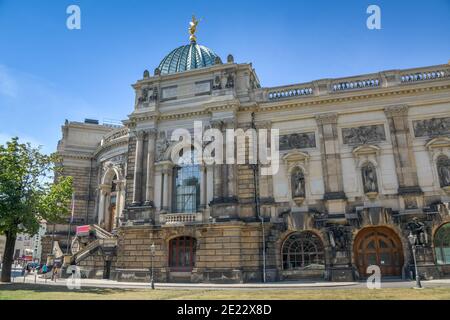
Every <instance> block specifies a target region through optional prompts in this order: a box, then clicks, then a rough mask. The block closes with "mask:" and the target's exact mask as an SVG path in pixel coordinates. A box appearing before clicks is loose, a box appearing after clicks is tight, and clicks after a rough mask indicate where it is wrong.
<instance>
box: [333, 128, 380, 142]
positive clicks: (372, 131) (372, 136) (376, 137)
mask: <svg viewBox="0 0 450 320" xmlns="http://www.w3.org/2000/svg"><path fill="white" fill-rule="evenodd" d="M342 140H343V141H344V144H351V145H361V144H368V143H372V142H379V141H385V140H386V134H385V132H384V125H382V124H379V125H374V126H362V127H355V128H344V129H342Z"/></svg>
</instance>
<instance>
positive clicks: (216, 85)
mask: <svg viewBox="0 0 450 320" xmlns="http://www.w3.org/2000/svg"><path fill="white" fill-rule="evenodd" d="M220 89H222V79H220V77H219V76H216V77H215V78H214V84H213V90H220Z"/></svg>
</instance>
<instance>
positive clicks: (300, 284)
mask: <svg viewBox="0 0 450 320" xmlns="http://www.w3.org/2000/svg"><path fill="white" fill-rule="evenodd" d="M67 281H70V280H68V279H57V281H52V280H51V279H47V281H45V279H44V278H41V275H39V276H37V277H36V284H40V285H56V286H66V285H67ZM80 281H81V284H80V285H81V286H82V287H83V286H84V287H97V288H117V289H149V288H150V283H149V282H148V283H147V282H118V281H115V280H102V279H81V280H80ZM14 282H15V283H24V277H17V278H15V280H14ZM25 283H28V284H34V283H35V276H34V274H30V275H28V276H27V277H26V278H25ZM382 283H384V286H385V287H408V286H413V285H414V281H410V280H406V281H405V280H395V281H391V280H387V281H383V282H382ZM422 283H423V284H425V285H431V286H436V285H437V286H439V285H444V286H450V279H436V280H428V281H425V280H423V281H422ZM363 287H366V283H365V282H364V281H362V282H329V281H318V282H311V281H310V282H307V281H290V282H287V281H286V282H269V283H232V284H218V283H166V282H163V283H155V288H157V289H179V290H183V289H212V290H224V289H314V288H315V289H327V288H330V289H332V288H335V289H336V288H342V289H346V288H348V289H352V288H363Z"/></svg>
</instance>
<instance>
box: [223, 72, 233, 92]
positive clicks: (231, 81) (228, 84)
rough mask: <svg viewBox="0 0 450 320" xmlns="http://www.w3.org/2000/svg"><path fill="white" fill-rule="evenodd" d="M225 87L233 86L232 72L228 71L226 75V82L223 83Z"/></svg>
mask: <svg viewBox="0 0 450 320" xmlns="http://www.w3.org/2000/svg"><path fill="white" fill-rule="evenodd" d="M225 88H227V89H229V88H234V76H233V74H232V73H229V74H228V76H227V83H226V85H225Z"/></svg>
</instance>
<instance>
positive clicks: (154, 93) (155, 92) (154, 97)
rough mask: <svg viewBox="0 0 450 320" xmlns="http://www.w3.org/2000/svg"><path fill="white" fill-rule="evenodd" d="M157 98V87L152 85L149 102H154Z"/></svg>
mask: <svg viewBox="0 0 450 320" xmlns="http://www.w3.org/2000/svg"><path fill="white" fill-rule="evenodd" d="M157 99H158V88H156V87H154V88H153V90H152V94H151V95H150V97H149V101H150V102H154V101H156V100H157Z"/></svg>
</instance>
